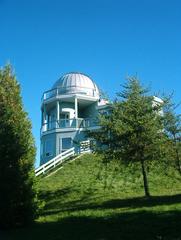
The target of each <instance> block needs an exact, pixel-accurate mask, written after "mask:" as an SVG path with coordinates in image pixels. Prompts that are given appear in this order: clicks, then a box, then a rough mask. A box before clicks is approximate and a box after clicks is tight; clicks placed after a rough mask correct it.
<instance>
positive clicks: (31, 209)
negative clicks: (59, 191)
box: [0, 65, 39, 228]
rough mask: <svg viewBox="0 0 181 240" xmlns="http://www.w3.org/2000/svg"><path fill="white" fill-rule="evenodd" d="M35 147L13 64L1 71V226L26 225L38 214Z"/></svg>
mask: <svg viewBox="0 0 181 240" xmlns="http://www.w3.org/2000/svg"><path fill="white" fill-rule="evenodd" d="M34 160H35V144H34V140H33V137H32V133H31V123H30V120H29V119H28V117H27V113H26V112H25V111H24V109H23V105H22V99H21V96H20V85H19V84H18V82H17V80H16V77H15V75H14V74H13V72H12V68H11V66H10V65H8V66H6V67H4V68H3V69H1V70H0V227H1V228H3V227H4V228H9V227H15V226H21V225H26V224H28V223H30V222H32V221H33V219H34V218H35V217H36V215H37V209H38V205H39V201H38V199H37V183H36V180H35V173H34Z"/></svg>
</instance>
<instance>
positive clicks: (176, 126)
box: [164, 96, 181, 174]
mask: <svg viewBox="0 0 181 240" xmlns="http://www.w3.org/2000/svg"><path fill="white" fill-rule="evenodd" d="M164 102H165V104H164V130H165V133H166V136H167V137H168V141H169V146H170V148H169V151H170V153H169V155H170V156H171V157H172V159H173V160H174V166H175V168H176V169H177V171H178V172H179V173H180V174H181V115H180V114H177V113H176V112H175V109H176V108H177V106H176V105H175V104H174V103H173V102H172V96H168V97H164Z"/></svg>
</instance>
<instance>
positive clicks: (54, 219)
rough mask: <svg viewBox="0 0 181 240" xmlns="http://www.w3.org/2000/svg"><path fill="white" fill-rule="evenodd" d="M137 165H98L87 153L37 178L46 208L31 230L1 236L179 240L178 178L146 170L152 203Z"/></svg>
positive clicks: (154, 166)
mask: <svg viewBox="0 0 181 240" xmlns="http://www.w3.org/2000/svg"><path fill="white" fill-rule="evenodd" d="M139 170H140V169H139V165H135V166H127V167H125V166H122V165H120V164H118V163H112V164H109V165H107V166H105V165H103V164H102V161H101V156H98V155H93V154H87V155H84V156H82V157H80V158H79V159H77V160H76V161H73V162H69V163H67V164H66V165H65V166H64V167H63V169H60V170H58V171H57V172H56V173H54V174H52V175H50V176H48V177H45V178H42V179H41V182H40V189H41V198H42V199H43V200H44V201H45V209H44V210H43V212H42V214H41V216H40V217H39V218H38V219H37V221H36V223H35V224H34V225H33V226H30V227H28V228H25V229H16V230H13V231H11V232H9V233H8V235H5V234H4V238H3V239H7V240H8V239H13V240H21V239H23V240H30V239H31V240H32V239H33V240H39V239H44V240H58V239H62V240H67V239H70V240H75V239H76V240H94V239H95V240H110V239H130V240H133V239H139V240H141V239H144V240H149V239H158V240H171V239H172V240H180V239H181V185H180V182H181V181H180V180H181V177H180V176H179V175H178V174H177V173H176V172H175V171H173V169H170V168H168V167H167V166H166V165H165V166H163V165H162V166H160V164H157V163H156V162H155V163H154V164H152V165H151V166H149V182H150V191H151V194H152V198H151V199H149V200H148V199H145V198H144V192H143V185H142V176H141V175H140V171H139Z"/></svg>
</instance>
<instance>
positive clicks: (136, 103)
mask: <svg viewBox="0 0 181 240" xmlns="http://www.w3.org/2000/svg"><path fill="white" fill-rule="evenodd" d="M160 111H161V105H160V104H156V103H155V104H154V98H153V97H152V96H148V90H147V89H145V88H143V87H142V86H141V84H140V82H139V80H138V79H137V78H136V77H131V78H129V79H128V81H127V83H126V84H125V85H123V91H122V92H120V93H118V98H117V100H116V101H115V102H114V104H113V105H112V113H111V114H110V115H107V116H103V117H101V119H100V123H101V126H102V129H101V131H99V132H95V133H94V134H93V135H92V136H93V137H94V138H96V139H97V140H98V142H100V143H101V144H100V146H101V148H99V150H103V151H102V152H103V153H104V156H105V159H106V161H109V160H111V159H119V160H120V161H123V162H125V163H128V162H132V163H135V162H139V163H140V166H141V172H142V176H143V183H144V191H145V196H146V197H149V196H150V191H149V184H148V177H147V166H146V164H147V161H153V160H158V159H159V156H160V155H161V152H162V151H161V149H162V147H161V146H162V143H163V139H164V134H163V124H162V121H161V115H160Z"/></svg>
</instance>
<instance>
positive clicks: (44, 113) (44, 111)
mask: <svg viewBox="0 0 181 240" xmlns="http://www.w3.org/2000/svg"><path fill="white" fill-rule="evenodd" d="M46 115H47V113H46V106H45V104H44V105H43V124H45V123H46Z"/></svg>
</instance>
